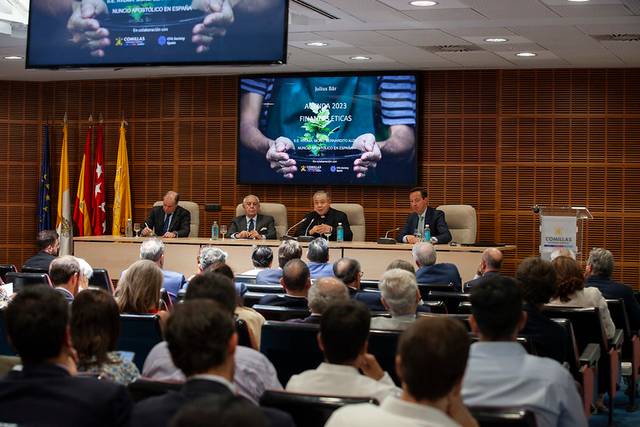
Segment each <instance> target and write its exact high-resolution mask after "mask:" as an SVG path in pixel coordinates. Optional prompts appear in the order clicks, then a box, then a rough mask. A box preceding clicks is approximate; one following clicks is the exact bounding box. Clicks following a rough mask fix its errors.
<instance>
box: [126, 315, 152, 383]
mask: <svg viewBox="0 0 640 427" xmlns="http://www.w3.org/2000/svg"><path fill="white" fill-rule="evenodd" d="M161 341H162V333H161V331H160V316H158V315H157V314H121V315H120V338H119V339H118V345H117V350H119V351H129V352H132V353H134V357H133V363H135V364H136V366H137V367H138V369H139V370H140V372H142V367H143V365H144V361H145V359H146V358H147V355H148V354H149V352H150V351H151V349H152V348H153V347H154V346H155V345H156V344H158V343H159V342H161Z"/></svg>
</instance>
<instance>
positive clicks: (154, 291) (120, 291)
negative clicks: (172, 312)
mask: <svg viewBox="0 0 640 427" xmlns="http://www.w3.org/2000/svg"><path fill="white" fill-rule="evenodd" d="M161 286H162V271H161V270H160V268H159V267H158V266H157V265H156V264H155V263H154V262H152V261H149V260H147V259H141V260H138V261H136V262H134V263H133V264H131V266H130V267H129V268H128V269H127V270H126V273H125V274H124V277H123V278H122V280H120V282H119V283H118V288H117V289H116V302H117V303H118V308H119V309H120V313H127V314H157V315H158V316H160V324H161V325H164V322H165V321H166V319H167V317H168V315H169V313H168V312H167V311H165V310H161V309H160V287H161Z"/></svg>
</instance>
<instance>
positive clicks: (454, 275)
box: [416, 262, 462, 292]
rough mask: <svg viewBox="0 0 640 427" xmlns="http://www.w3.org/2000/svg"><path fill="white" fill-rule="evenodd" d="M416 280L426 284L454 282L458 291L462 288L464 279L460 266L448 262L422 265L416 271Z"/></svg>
mask: <svg viewBox="0 0 640 427" xmlns="http://www.w3.org/2000/svg"><path fill="white" fill-rule="evenodd" d="M416 281H417V282H418V283H425V284H429V283H433V284H445V283H453V284H454V285H455V288H456V290H457V291H458V292H460V291H461V290H462V279H461V278H460V272H459V271H458V267H456V266H455V264H451V263H448V262H441V263H439V264H433V265H425V266H424V267H420V268H419V269H418V271H416Z"/></svg>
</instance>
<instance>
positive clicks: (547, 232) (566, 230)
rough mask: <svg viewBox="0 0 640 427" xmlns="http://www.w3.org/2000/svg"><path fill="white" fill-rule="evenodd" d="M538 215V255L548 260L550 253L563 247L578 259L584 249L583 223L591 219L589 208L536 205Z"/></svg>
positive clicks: (535, 209)
mask: <svg viewBox="0 0 640 427" xmlns="http://www.w3.org/2000/svg"><path fill="white" fill-rule="evenodd" d="M536 211H537V213H539V215H540V247H539V249H540V257H541V258H542V259H545V260H547V261H549V260H550V259H551V253H552V252H553V251H555V250H556V249H561V248H565V249H568V250H570V251H572V252H573V253H574V254H576V259H577V260H580V259H581V258H582V255H583V249H584V225H585V222H586V221H587V220H590V219H593V216H592V215H591V212H589V209H587V208H586V207H583V206H571V207H555V206H536V207H534V212H536Z"/></svg>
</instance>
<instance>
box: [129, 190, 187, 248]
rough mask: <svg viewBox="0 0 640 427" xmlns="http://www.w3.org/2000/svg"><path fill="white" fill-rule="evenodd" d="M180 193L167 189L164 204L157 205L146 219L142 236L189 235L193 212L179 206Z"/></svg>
mask: <svg viewBox="0 0 640 427" xmlns="http://www.w3.org/2000/svg"><path fill="white" fill-rule="evenodd" d="M178 202H180V195H179V194H178V193H176V192H175V191H167V193H166V194H165V195H164V197H163V198H162V206H155V207H154V208H152V209H151V211H150V212H149V216H148V217H147V219H146V220H145V222H144V224H145V227H144V229H143V230H142V233H141V235H142V236H152V235H154V234H155V235H156V236H159V237H165V238H173V237H187V236H189V233H190V232H191V213H190V212H189V211H188V210H186V209H185V208H183V207H182V206H178Z"/></svg>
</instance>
